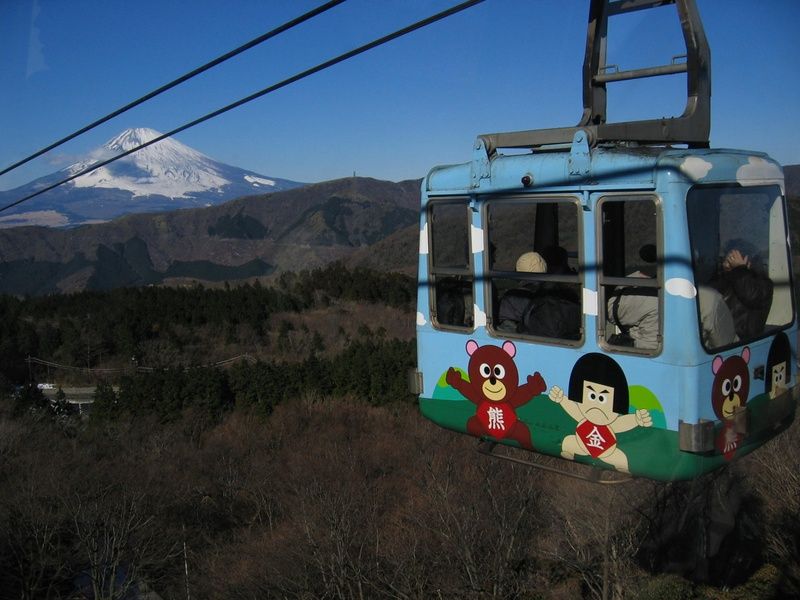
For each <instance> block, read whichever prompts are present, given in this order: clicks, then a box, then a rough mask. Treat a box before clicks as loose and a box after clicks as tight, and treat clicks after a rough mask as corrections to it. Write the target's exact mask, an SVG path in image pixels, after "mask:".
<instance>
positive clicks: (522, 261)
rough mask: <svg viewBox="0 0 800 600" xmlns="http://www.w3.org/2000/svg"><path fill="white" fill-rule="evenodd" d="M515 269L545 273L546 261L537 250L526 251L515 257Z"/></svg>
mask: <svg viewBox="0 0 800 600" xmlns="http://www.w3.org/2000/svg"><path fill="white" fill-rule="evenodd" d="M517 271H520V272H524V273H547V261H546V260H545V259H544V258H542V255H541V254H539V253H538V252H526V253H525V254H523V255H522V256H520V257H519V258H518V259H517Z"/></svg>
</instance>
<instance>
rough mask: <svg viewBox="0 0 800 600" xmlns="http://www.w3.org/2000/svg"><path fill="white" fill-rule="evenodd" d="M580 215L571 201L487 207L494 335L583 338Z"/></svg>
mask: <svg viewBox="0 0 800 600" xmlns="http://www.w3.org/2000/svg"><path fill="white" fill-rule="evenodd" d="M579 214H580V207H579V204H578V203H577V201H576V200H575V199H574V198H564V199H558V198H546V199H541V200H539V199H529V200H528V199H526V200H519V199H514V200H509V199H497V200H491V201H489V202H487V205H486V217H487V221H488V253H487V257H486V261H487V264H486V271H487V279H488V282H489V285H488V290H489V293H490V298H489V300H490V302H491V306H492V309H491V314H492V319H491V326H492V330H493V332H494V333H495V334H496V335H500V336H504V337H515V336H518V337H530V338H535V339H541V340H543V341H556V342H561V343H567V344H572V345H576V343H577V342H579V341H580V340H581V339H582V335H583V334H582V331H583V314H582V312H583V311H582V307H581V288H582V286H581V277H580V275H579V269H578V261H579V250H580V248H579V243H578V240H579V239H580V231H579V223H580V220H579Z"/></svg>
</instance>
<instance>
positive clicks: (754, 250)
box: [687, 186, 794, 352]
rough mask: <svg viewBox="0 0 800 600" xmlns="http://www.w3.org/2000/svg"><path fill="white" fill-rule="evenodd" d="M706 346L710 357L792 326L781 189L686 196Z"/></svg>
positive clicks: (718, 189) (714, 190)
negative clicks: (733, 346) (715, 353)
mask: <svg viewBox="0 0 800 600" xmlns="http://www.w3.org/2000/svg"><path fill="white" fill-rule="evenodd" d="M687 210H688V219H689V234H690V240H691V245H692V264H693V268H694V278H695V287H696V288H697V314H698V324H699V333H700V338H701V341H702V343H703V345H704V347H705V348H706V350H707V351H708V352H715V351H716V350H718V349H719V348H724V347H727V346H732V345H736V344H745V343H750V342H753V341H754V340H757V339H760V338H763V337H765V336H767V335H770V334H772V333H774V332H775V331H776V330H777V329H780V328H783V327H786V326H788V325H790V324H791V323H792V322H793V321H794V307H793V305H792V294H791V286H792V277H791V268H790V261H789V255H788V246H787V244H786V240H787V237H788V234H787V229H786V214H785V210H784V203H783V198H782V196H781V193H780V189H779V188H778V187H777V186H748V187H733V186H703V187H700V186H698V187H695V188H692V189H691V190H690V191H689V194H688V198H687Z"/></svg>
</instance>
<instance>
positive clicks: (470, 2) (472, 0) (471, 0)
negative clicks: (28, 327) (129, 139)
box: [0, 0, 485, 212]
mask: <svg viewBox="0 0 800 600" xmlns="http://www.w3.org/2000/svg"><path fill="white" fill-rule="evenodd" d="M484 1H485V0H467V1H466V2H462V3H461V4H457V5H455V6H452V7H450V8H448V9H446V10H443V11H441V12H439V13H436V14H435V15H431V16H430V17H427V18H425V19H422V20H421V21H417V22H416V23H412V24H411V25H408V26H406V27H403V28H402V29H398V30H397V31H395V32H393V33H390V34H388V35H385V36H383V37H380V38H378V39H376V40H373V41H371V42H369V43H367V44H364V45H363V46H359V47H358V48H355V49H353V50H350V51H349V52H345V53H344V54H340V55H339V56H336V57H334V58H331V59H329V60H327V61H325V62H322V63H320V64H318V65H316V66H314V67H311V68H310V69H306V70H305V71H302V72H300V73H297V74H296V75H293V76H291V77H288V78H287V79H284V80H283V81H279V82H278V83H275V84H273V85H271V86H269V87H266V88H264V89H262V90H259V91H257V92H255V93H253V94H250V95H249V96H246V97H244V98H242V99H240V100H237V101H236V102H232V103H231V104H228V105H227V106H223V107H222V108H219V109H217V110H215V111H213V112H210V113H207V114H205V115H203V116H202V117H199V118H197V119H195V120H194V121H190V122H189V123H186V124H184V125H181V126H180V127H176V128H175V129H173V130H171V131H168V132H167V133H164V134H162V135H160V136H158V137H155V138H153V139H152V140H149V141H147V142H145V143H143V144H141V145H139V146H136V147H134V148H131V149H130V150H126V151H125V152H123V153H121V154H118V155H116V156H113V157H111V158H109V159H107V160H104V161H100V162H96V163H93V164H92V165H90V166H88V167H87V168H85V169H82V170H81V171H78V172H77V173H74V174H73V175H70V176H69V177H66V178H64V179H62V180H60V181H58V182H56V183H54V184H52V185H49V186H47V187H44V188H42V189H40V190H38V191H36V192H34V193H32V194H28V195H27V196H25V197H23V198H20V199H19V200H15V201H14V202H12V203H10V204H7V205H5V206H3V207H2V208H0V212H3V211H6V210H8V209H10V208H13V207H15V206H18V205H19V204H22V203H23V202H27V201H28V200H31V199H32V198H35V197H36V196H39V195H41V194H44V193H45V192H48V191H50V190H52V189H54V188H57V187H59V186H61V185H64V184H65V183H69V182H70V181H72V180H74V179H77V178H78V177H81V176H82V175H86V174H87V173H91V172H92V171H95V170H97V169H99V168H100V167H104V166H106V165H108V164H111V163H113V162H115V161H117V160H119V159H121V158H125V157H126V156H129V155H131V154H133V153H134V152H138V151H139V150H141V149H143V148H146V147H148V146H152V145H153V144H156V143H158V142H160V141H161V140H164V139H166V138H168V137H171V136H173V135H175V134H177V133H180V132H182V131H185V130H187V129H189V128H191V127H194V126H195V125H199V124H200V123H204V122H205V121H208V120H210V119H213V118H215V117H218V116H220V115H222V114H224V113H226V112H228V111H230V110H233V109H234V108H238V107H239V106H242V105H244V104H247V103H248V102H252V101H253V100H256V99H258V98H261V97H262V96H266V95H267V94H270V93H272V92H274V91H277V90H279V89H281V88H284V87H286V86H288V85H290V84H292V83H295V82H297V81H300V80H301V79H305V78H306V77H309V76H311V75H314V74H315V73H319V72H320V71H324V70H325V69H328V68H330V67H332V66H334V65H337V64H339V63H341V62H344V61H346V60H349V59H351V58H353V57H355V56H358V55H359V54H363V53H364V52H367V51H368V50H372V49H373V48H377V47H378V46H382V45H383V44H386V43H388V42H391V41H393V40H396V39H397V38H400V37H402V36H404V35H407V34H409V33H412V32H414V31H416V30H417V29H422V28H423V27H427V26H428V25H431V24H433V23H436V22H437V21H441V20H442V19H445V18H447V17H450V16H452V15H454V14H457V13H459V12H461V11H463V10H466V9H468V8H471V7H473V6H475V5H477V4H480V3H482V2H484Z"/></svg>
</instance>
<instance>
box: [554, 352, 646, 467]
mask: <svg viewBox="0 0 800 600" xmlns="http://www.w3.org/2000/svg"><path fill="white" fill-rule="evenodd" d="M549 396H550V399H551V400H552V401H553V402H555V403H557V404H559V405H561V408H563V409H564V412H566V413H567V414H568V415H569V416H570V417H572V418H573V419H574V420H575V421H576V422H577V424H578V425H577V427H576V428H575V435H569V436H567V437H565V438H564V441H563V442H562V443H561V456H562V457H563V458H566V459H568V460H572V459H573V458H574V457H575V456H576V455H577V456H591V457H592V458H597V459H600V460H602V461H603V462H605V463H608V464H610V465H612V466H613V467H614V468H616V469H617V470H618V471H624V472H626V473H627V472H629V471H628V457H627V455H626V454H625V453H624V452H623V451H622V450H621V449H620V447H619V445H618V444H617V434H619V433H622V432H624V431H629V430H631V429H633V428H634V427H651V426H652V425H653V419H652V417H651V415H650V411H648V410H647V409H639V410H637V411H636V412H635V413H633V414H629V413H628V407H629V400H628V381H627V379H626V377H625V373H624V371H623V370H622V368H621V367H620V366H619V365H618V364H617V362H616V361H615V360H614V359H613V358H611V357H609V356H606V355H605V354H600V353H598V352H590V353H588V354H584V355H583V356H582V357H581V358H579V359H578V360H577V362H576V363H575V365H574V366H573V367H572V373H571V374H570V378H569V396H567V395H566V394H564V391H563V390H562V389H561V388H560V387H558V386H556V385H554V386H553V387H552V388H551V389H550V394H549Z"/></svg>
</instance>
